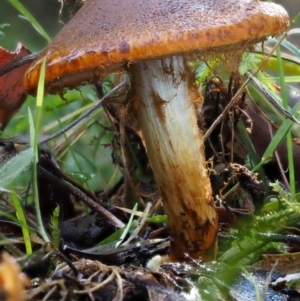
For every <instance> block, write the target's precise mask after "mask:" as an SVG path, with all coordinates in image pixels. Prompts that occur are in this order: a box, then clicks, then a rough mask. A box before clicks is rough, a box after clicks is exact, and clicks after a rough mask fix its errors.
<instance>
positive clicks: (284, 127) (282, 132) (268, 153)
mask: <svg viewBox="0 0 300 301" xmlns="http://www.w3.org/2000/svg"><path fill="white" fill-rule="evenodd" d="M299 104H300V101H299V102H298V103H297V104H296V105H295V106H294V108H293V109H292V110H291V113H292V114H293V115H295V114H296V113H297V110H298V106H299ZM293 124H294V122H293V121H292V120H290V119H286V120H285V121H284V122H283V123H282V124H281V126H280V127H279V129H278V130H277V132H276V134H275V135H274V137H273V139H272V141H271V143H270V144H269V146H268V147H267V149H266V150H265V152H264V154H263V156H262V161H263V162H266V161H268V160H269V159H271V158H272V157H273V154H274V152H275V151H276V149H277V148H278V146H279V145H280V144H281V143H282V141H283V140H284V138H285V137H286V136H287V134H288V132H289V131H290V130H291V128H292V126H293Z"/></svg>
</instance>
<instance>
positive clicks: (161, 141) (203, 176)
mask: <svg viewBox="0 0 300 301" xmlns="http://www.w3.org/2000/svg"><path fill="white" fill-rule="evenodd" d="M130 71H131V73H132V76H133V83H134V87H133V91H134V94H133V95H134V100H135V104H136V109H137V112H136V113H137V118H138V121H139V126H140V130H141V133H142V138H143V142H144V145H145V147H146V150H147V154H148V157H149V160H150V163H151V166H152V169H153V172H154V176H155V180H156V182H157V184H158V186H159V189H160V191H161V195H162V199H163V205H164V210H165V212H166V214H167V215H168V223H169V228H170V231H171V237H172V244H171V257H173V258H174V259H178V258H183V256H184V253H188V254H189V255H190V256H192V257H193V258H199V257H205V256H206V255H207V254H208V253H209V252H208V251H210V250H212V249H214V245H215V242H216V233H217V229H218V223H217V215H216V211H215V208H214V206H213V204H212V191H211V185H210V180H209V177H208V174H207V170H206V164H205V157H204V146H203V134H202V133H201V131H200V130H199V128H198V126H197V118H196V114H195V104H196V103H197V104H199V102H202V97H200V96H199V93H198V91H197V89H196V87H195V86H194V78H193V76H192V74H190V73H191V72H190V71H189V70H188V68H187V66H186V64H185V61H184V58H182V57H181V56H174V57H171V58H164V59H157V60H150V61H144V62H139V63H136V64H133V65H131V66H130Z"/></svg>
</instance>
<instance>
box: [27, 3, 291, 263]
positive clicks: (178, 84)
mask: <svg viewBox="0 0 300 301" xmlns="http://www.w3.org/2000/svg"><path fill="white" fill-rule="evenodd" d="M288 26H289V18H288V15H287V13H286V12H285V10H284V9H283V8H282V7H280V6H279V5H276V4H273V3H264V2H259V1H257V0H239V1H236V0H227V1H224V0H201V1H200V0H165V1H159V0H148V1H146V0H126V1H124V0H101V1H99V0H89V1H87V2H86V4H84V6H83V7H82V8H81V9H80V11H79V12H78V13H77V14H76V15H75V16H74V18H73V19H71V21H70V22H69V23H68V24H67V25H66V26H65V27H64V28H63V29H62V30H61V31H60V33H59V34H58V35H57V36H56V37H55V38H54V39H53V41H52V42H51V43H50V44H49V45H48V46H47V47H46V48H45V49H44V50H43V51H42V53H41V54H40V56H39V57H38V58H37V60H36V61H35V62H33V64H32V65H31V67H30V68H29V69H28V71H27V73H26V75H25V77H24V85H25V88H26V89H27V91H28V92H29V93H35V90H36V87H37V83H38V78H39V72H40V66H41V62H42V60H43V59H44V58H45V59H46V68H47V69H46V82H45V89H46V91H47V92H50V93H54V92H61V91H62V89H63V88H65V87H71V88H72V87H76V86H78V85H79V84H82V83H83V82H94V81H96V80H99V79H101V78H103V77H104V76H105V75H106V74H108V73H109V72H114V71H116V70H118V69H119V68H120V67H122V66H123V67H124V66H125V68H127V70H128V72H129V73H130V74H131V77H132V90H133V105H132V107H134V114H135V116H136V118H137V119H138V123H139V127H140V131H141V136H142V140H143V143H144V145H145V148H146V150H147V154H148V156H149V161H150V164H151V166H152V169H153V172H154V177H155V180H156V182H157V185H158V187H159V189H160V192H161V196H162V200H163V206H164V210H165V212H166V214H167V216H168V225H169V229H170V233H171V248H170V258H171V259H172V260H177V259H182V258H183V257H184V255H185V253H187V254H189V256H191V257H192V258H197V259H198V258H202V259H204V260H205V259H209V258H211V256H212V255H213V253H214V250H215V245H216V237H217V231H218V221H217V214H216V211H215V208H214V205H213V199H212V191H211V185H210V180H209V176H208V172H207V169H206V164H205V157H204V147H203V133H202V132H201V130H199V128H198V126H197V119H196V114H195V104H197V105H201V103H202V97H201V96H200V95H199V94H198V91H197V87H196V86H195V83H194V78H193V74H192V72H191V71H190V70H189V68H188V67H187V64H186V61H187V60H188V59H189V58H190V57H191V56H198V57H199V56H200V57H201V58H202V59H204V60H206V59H209V58H215V57H219V58H223V63H226V66H227V69H229V71H231V72H234V71H236V70H237V67H238V62H239V59H240V57H241V55H242V53H243V52H244V51H245V50H246V49H249V48H251V47H252V46H253V45H254V44H255V43H258V42H261V41H264V40H265V39H266V37H267V36H270V35H276V34H278V33H280V32H282V31H284V30H285V29H287V27H288Z"/></svg>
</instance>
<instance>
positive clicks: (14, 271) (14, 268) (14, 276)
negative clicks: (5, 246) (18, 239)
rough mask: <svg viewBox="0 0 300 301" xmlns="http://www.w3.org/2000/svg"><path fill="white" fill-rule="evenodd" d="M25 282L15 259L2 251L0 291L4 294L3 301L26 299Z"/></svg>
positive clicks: (26, 281)
mask: <svg viewBox="0 0 300 301" xmlns="http://www.w3.org/2000/svg"><path fill="white" fill-rule="evenodd" d="M26 283H28V279H27V278H26V276H25V275H24V274H22V273H21V270H20V267H19V265H18V264H17V263H16V260H15V259H14V258H13V257H12V256H11V255H9V254H8V253H7V252H3V253H2V263H1V264H0V292H3V294H4V296H6V299H5V301H23V300H26V293H25V284H26Z"/></svg>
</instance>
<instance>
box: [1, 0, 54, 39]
mask: <svg viewBox="0 0 300 301" xmlns="http://www.w3.org/2000/svg"><path fill="white" fill-rule="evenodd" d="M7 1H8V2H9V3H10V4H11V5H12V6H13V7H14V8H15V9H17V10H18V11H19V12H20V13H21V14H22V15H23V16H24V17H26V19H27V20H28V21H29V22H30V23H31V25H32V26H33V27H34V28H35V30H36V31H37V32H38V33H39V34H40V35H41V36H42V37H43V38H44V39H45V40H46V41H47V42H50V41H51V38H50V37H49V36H48V34H47V32H46V31H45V30H44V29H43V27H42V26H41V25H40V23H39V22H38V21H37V20H36V19H35V18H34V16H33V15H32V14H31V13H30V12H29V11H28V10H27V9H26V7H25V6H24V5H23V4H22V3H20V1H19V0H7Z"/></svg>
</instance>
